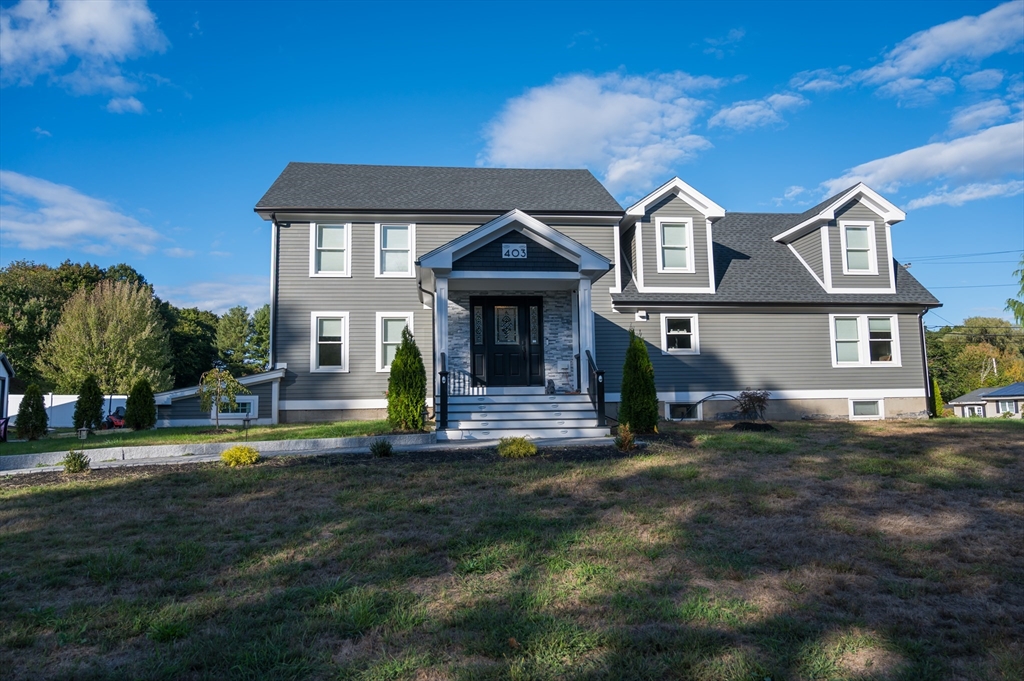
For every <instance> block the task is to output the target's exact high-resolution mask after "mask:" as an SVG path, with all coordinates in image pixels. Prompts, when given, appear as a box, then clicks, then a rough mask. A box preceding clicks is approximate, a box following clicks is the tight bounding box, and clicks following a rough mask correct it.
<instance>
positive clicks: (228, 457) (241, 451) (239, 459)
mask: <svg viewBox="0 0 1024 681" xmlns="http://www.w3.org/2000/svg"><path fill="white" fill-rule="evenodd" d="M220 460H221V461H223V462H224V463H225V464H227V465H228V466H231V467H232V468H233V467H235V466H252V465H253V464H255V463H256V462H257V461H259V460H260V453H259V452H257V451H256V450H255V449H253V448H252V447H246V446H244V445H236V446H234V447H232V448H230V449H225V450H224V451H223V452H221V453H220Z"/></svg>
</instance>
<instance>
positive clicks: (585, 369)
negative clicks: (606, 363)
mask: <svg viewBox="0 0 1024 681" xmlns="http://www.w3.org/2000/svg"><path fill="white" fill-rule="evenodd" d="M578 297H579V303H580V307H579V309H580V374H581V376H580V379H581V380H582V383H583V385H581V386H580V391H581V392H585V391H586V390H587V388H588V387H589V386H590V363H589V361H588V360H587V350H589V351H590V354H591V355H594V310H593V308H592V307H591V291H590V280H589V279H580V288H579V293H578ZM594 359H595V361H596V359H597V358H596V357H595V358H594Z"/></svg>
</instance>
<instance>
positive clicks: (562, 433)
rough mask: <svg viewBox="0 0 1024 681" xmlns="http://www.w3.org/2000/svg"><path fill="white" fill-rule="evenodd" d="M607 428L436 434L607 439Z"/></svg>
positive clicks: (442, 436) (446, 435)
mask: <svg viewBox="0 0 1024 681" xmlns="http://www.w3.org/2000/svg"><path fill="white" fill-rule="evenodd" d="M608 433H609V431H608V429H607V428H543V429H538V430H524V429H520V428H509V429H508V430H503V429H500V428H492V429H491V430H447V431H439V432H438V433H437V439H438V440H499V439H501V438H503V437H526V438H529V439H531V440H546V439H549V438H551V439H553V438H564V437H608Z"/></svg>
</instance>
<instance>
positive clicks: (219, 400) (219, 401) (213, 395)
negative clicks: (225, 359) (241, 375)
mask: <svg viewBox="0 0 1024 681" xmlns="http://www.w3.org/2000/svg"><path fill="white" fill-rule="evenodd" d="M196 393H197V394H198V395H199V408H200V409H202V410H203V411H204V412H208V411H210V410H211V409H213V405H218V407H217V409H216V410H214V412H213V413H214V419H215V421H216V425H217V428H220V412H221V410H222V409H234V408H235V407H236V406H237V405H238V403H237V402H235V397H237V396H238V395H248V394H249V390H248V389H247V388H246V387H245V386H244V385H242V384H241V383H239V382H238V379H237V378H235V377H234V376H232V375H231V372H230V371H228V370H227V369H210V370H209V371H207V372H206V373H205V374H203V375H202V377H201V378H200V379H199V390H197V391H196Z"/></svg>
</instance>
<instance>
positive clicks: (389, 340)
mask: <svg viewBox="0 0 1024 681" xmlns="http://www.w3.org/2000/svg"><path fill="white" fill-rule="evenodd" d="M412 320H413V313H412V312H378V313H377V371H391V363H392V362H393V361H394V360H395V353H396V352H398V346H399V345H401V344H402V331H403V330H404V329H405V328H406V327H408V328H409V331H412V330H413V328H414V327H413V324H412Z"/></svg>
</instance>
